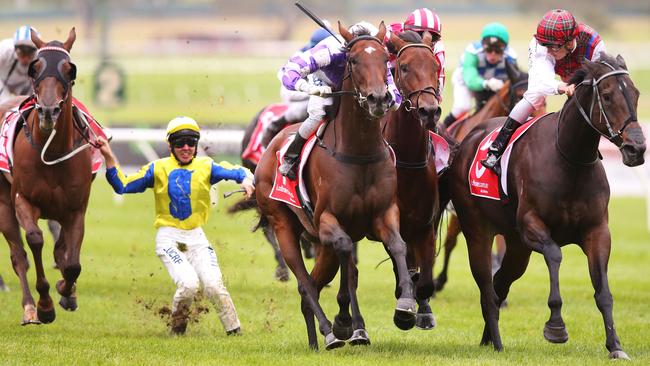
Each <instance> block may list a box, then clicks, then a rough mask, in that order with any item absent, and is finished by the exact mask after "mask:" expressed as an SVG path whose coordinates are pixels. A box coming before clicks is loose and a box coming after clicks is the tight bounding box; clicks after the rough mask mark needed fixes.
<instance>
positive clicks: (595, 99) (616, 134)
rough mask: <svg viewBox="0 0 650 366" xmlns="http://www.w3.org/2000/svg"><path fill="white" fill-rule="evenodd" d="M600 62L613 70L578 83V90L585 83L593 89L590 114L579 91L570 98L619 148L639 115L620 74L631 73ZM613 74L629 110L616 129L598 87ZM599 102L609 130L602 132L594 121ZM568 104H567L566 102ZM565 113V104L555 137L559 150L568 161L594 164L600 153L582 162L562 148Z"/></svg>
mask: <svg viewBox="0 0 650 366" xmlns="http://www.w3.org/2000/svg"><path fill="white" fill-rule="evenodd" d="M599 63H600V64H603V65H606V66H607V67H609V68H610V69H611V70H612V71H609V72H607V73H605V74H603V75H601V76H600V77H599V78H598V79H596V78H593V77H592V78H591V79H589V80H583V81H582V82H580V83H579V84H577V85H576V92H577V91H578V88H579V87H581V86H584V85H590V86H591V89H592V97H591V103H590V105H589V114H587V112H586V111H585V110H584V108H583V107H582V104H580V100H579V99H578V96H577V93H575V92H574V93H573V96H572V97H571V99H570V100H572V101H573V102H574V103H575V104H576V106H577V107H578V111H579V112H580V114H581V115H582V118H583V119H584V120H585V122H587V124H588V125H589V126H590V127H591V128H592V129H593V130H594V131H596V132H597V133H598V134H599V135H601V136H603V137H605V138H606V139H608V140H609V141H611V142H612V143H613V144H614V145H616V146H617V147H618V148H619V149H621V148H622V146H623V137H622V135H623V132H624V131H625V128H627V126H628V125H629V124H630V123H632V122H633V121H636V120H637V115H636V110H635V109H634V106H633V105H632V102H631V97H630V95H629V92H628V91H627V85H626V84H625V81H624V80H622V78H621V77H620V75H629V74H630V73H629V72H628V71H627V70H623V69H616V68H615V67H613V66H612V65H610V64H609V63H607V62H605V61H599ZM611 76H614V77H615V78H616V80H617V81H618V86H619V88H620V90H621V92H622V93H623V96H624V97H625V103H626V104H627V108H628V111H629V116H628V118H627V119H626V120H625V122H624V123H623V127H621V129H620V130H618V131H614V128H613V127H612V124H611V123H610V121H609V117H607V112H606V111H605V109H604V108H603V103H602V100H601V95H600V89H599V88H598V84H600V82H601V81H603V80H604V79H606V78H609V77H611ZM596 103H598V110H599V120H600V121H603V120H604V121H605V122H604V125H605V127H607V132H602V131H601V130H599V129H598V128H597V127H596V125H594V122H593V112H594V106H595V105H596ZM565 105H566V104H565ZM563 113H564V106H563V107H562V109H561V110H560V116H559V117H558V123H557V134H556V139H555V145H556V146H557V149H558V151H559V152H560V155H562V157H563V158H564V159H565V160H567V161H568V162H571V163H574V164H579V165H591V164H594V163H596V162H597V161H598V155H597V156H596V158H595V159H594V160H593V161H591V162H588V163H582V162H574V161H572V160H570V159H569V158H568V157H567V156H566V154H565V153H564V152H563V151H562V149H561V148H560V143H559V139H560V122H561V121H562V115H563Z"/></svg>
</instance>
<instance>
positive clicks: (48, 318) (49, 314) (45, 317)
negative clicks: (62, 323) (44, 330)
mask: <svg viewBox="0 0 650 366" xmlns="http://www.w3.org/2000/svg"><path fill="white" fill-rule="evenodd" d="M36 314H37V316H38V322H39V323H44V324H49V323H52V322H53V321H54V320H55V319H56V312H55V311H54V308H52V310H47V311H46V310H41V309H37V310H36Z"/></svg>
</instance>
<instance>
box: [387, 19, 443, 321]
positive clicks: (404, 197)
mask: <svg viewBox="0 0 650 366" xmlns="http://www.w3.org/2000/svg"><path fill="white" fill-rule="evenodd" d="M431 38H432V37H431V34H429V33H428V32H425V33H424V37H423V39H422V38H420V36H419V35H418V34H417V33H415V32H410V31H407V32H403V33H400V35H399V37H397V36H395V35H391V38H390V40H389V47H390V48H391V49H394V50H395V52H396V54H397V61H396V65H395V84H396V85H397V88H398V89H399V90H400V94H402V96H403V98H404V102H403V103H402V105H401V106H400V108H399V109H398V110H397V111H394V112H390V113H389V114H388V115H387V116H386V118H385V120H384V121H383V122H384V127H383V132H384V137H385V138H386V140H387V141H388V143H389V144H390V145H391V147H392V148H393V150H394V151H395V156H396V159H397V161H396V166H397V206H398V207H399V212H400V234H401V235H402V238H403V239H404V241H406V246H407V264H408V267H409V271H410V272H411V273H412V277H413V283H414V285H415V294H416V300H417V302H418V313H417V316H416V325H417V327H418V328H420V329H433V327H434V326H435V318H434V316H433V313H432V312H431V307H430V306H429V303H428V302H429V298H430V297H431V295H433V293H434V289H435V286H434V282H433V261H434V258H435V246H436V231H435V229H434V223H437V222H438V221H437V220H435V216H436V215H438V214H439V212H440V209H439V205H438V173H437V172H436V165H435V159H434V156H433V149H432V146H431V145H432V141H431V137H430V136H429V130H428V129H427V128H426V127H425V126H426V125H427V124H431V125H435V124H436V122H437V121H438V119H439V118H440V106H439V104H438V74H439V73H440V65H439V64H438V62H437V61H436V58H435V56H434V54H433V50H432V49H431V47H432V44H431Z"/></svg>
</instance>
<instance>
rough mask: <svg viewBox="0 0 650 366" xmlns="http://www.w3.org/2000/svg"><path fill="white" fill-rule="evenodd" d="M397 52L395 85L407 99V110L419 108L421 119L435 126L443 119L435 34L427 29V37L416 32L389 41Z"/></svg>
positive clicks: (405, 106) (419, 117)
mask: <svg viewBox="0 0 650 366" xmlns="http://www.w3.org/2000/svg"><path fill="white" fill-rule="evenodd" d="M388 42H389V43H388V45H389V47H390V48H391V49H393V50H395V51H396V54H397V62H396V65H395V84H396V85H397V87H398V88H399V91H400V93H401V94H402V96H403V98H404V108H405V109H406V111H408V112H410V111H416V113H417V118H418V119H419V120H420V122H421V123H422V124H423V125H425V124H427V125H431V126H435V124H436V123H437V122H438V119H440V113H441V108H440V102H439V100H438V98H439V85H438V84H439V82H438V76H439V74H440V64H439V63H438V60H436V57H435V55H434V53H433V48H432V47H433V44H432V36H431V34H430V33H429V32H424V35H423V37H420V35H419V34H417V33H415V32H413V31H405V32H402V33H400V34H399V36H396V35H395V34H391V37H390V39H389V41H388Z"/></svg>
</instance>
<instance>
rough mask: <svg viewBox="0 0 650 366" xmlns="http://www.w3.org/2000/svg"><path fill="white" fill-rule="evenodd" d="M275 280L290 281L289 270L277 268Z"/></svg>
mask: <svg viewBox="0 0 650 366" xmlns="http://www.w3.org/2000/svg"><path fill="white" fill-rule="evenodd" d="M275 279H276V280H278V281H280V282H287V281H289V269H288V268H282V267H277V268H276V269H275Z"/></svg>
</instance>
